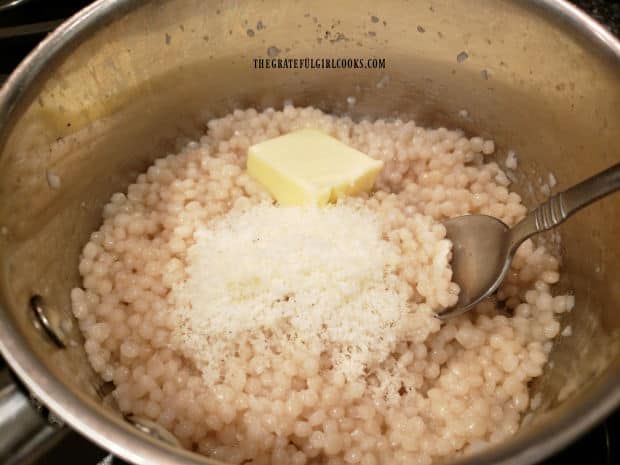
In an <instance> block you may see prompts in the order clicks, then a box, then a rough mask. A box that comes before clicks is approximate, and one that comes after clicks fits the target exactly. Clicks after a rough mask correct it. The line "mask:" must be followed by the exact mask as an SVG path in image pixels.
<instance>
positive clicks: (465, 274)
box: [444, 215, 510, 316]
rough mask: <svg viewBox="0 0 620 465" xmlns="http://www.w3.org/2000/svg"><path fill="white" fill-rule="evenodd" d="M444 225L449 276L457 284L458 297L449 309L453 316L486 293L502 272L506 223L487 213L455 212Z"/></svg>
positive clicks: (505, 262) (504, 270)
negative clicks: (448, 248) (449, 251)
mask: <svg viewBox="0 0 620 465" xmlns="http://www.w3.org/2000/svg"><path fill="white" fill-rule="evenodd" d="M444 226H445V227H446V233H447V236H448V238H449V239H450V240H451V241H452V273H453V280H454V281H455V282H456V283H458V285H459V287H460V292H459V300H458V301H457V303H456V306H455V308H454V310H453V311H452V312H451V313H450V316H456V315H460V314H461V313H464V312H466V311H467V310H469V309H471V308H472V307H474V306H476V305H477V304H478V303H480V302H481V301H482V300H484V299H485V298H486V297H488V295H489V294H490V293H491V292H494V290H495V289H497V287H498V286H499V285H500V283H501V282H502V280H503V279H504V277H505V276H506V273H507V272H508V269H509V268H510V260H507V255H508V253H509V252H508V234H509V231H510V227H509V226H508V225H507V224H506V223H504V222H502V221H500V220H498V219H497V218H495V217H492V216H487V215H465V216H458V217H456V218H451V219H449V220H447V221H445V222H444Z"/></svg>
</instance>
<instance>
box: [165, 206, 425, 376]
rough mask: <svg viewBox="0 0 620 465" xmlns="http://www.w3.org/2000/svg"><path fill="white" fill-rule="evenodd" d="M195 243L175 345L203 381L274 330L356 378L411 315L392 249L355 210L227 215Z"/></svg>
mask: <svg viewBox="0 0 620 465" xmlns="http://www.w3.org/2000/svg"><path fill="white" fill-rule="evenodd" d="M195 240H196V242H195V244H194V245H193V246H191V247H190V248H189V249H188V253H187V269H186V271H187V279H186V281H185V282H183V283H182V284H180V285H178V286H176V288H175V289H173V295H174V298H175V303H176V305H177V309H178V314H179V316H180V323H181V324H180V329H179V330H178V331H177V336H179V337H178V339H180V340H181V345H182V346H183V347H184V349H185V352H186V353H188V354H191V356H192V358H193V359H194V360H195V361H196V360H197V361H198V365H199V367H200V368H201V369H202V370H203V375H204V376H205V378H207V379H208V378H211V377H215V376H218V373H217V372H216V367H215V365H216V363H215V362H214V361H220V362H222V361H223V360H225V359H226V358H228V357H229V355H228V354H230V353H231V352H234V344H235V341H239V340H240V336H241V335H242V333H244V334H248V333H257V334H262V335H263V336H264V337H267V336H265V334H267V335H269V329H270V328H276V327H281V326H282V323H285V325H286V326H287V328H288V330H287V331H288V334H287V337H288V338H291V339H296V340H301V341H303V340H306V339H308V340H310V339H314V340H316V339H317V338H318V339H319V340H320V341H321V350H327V351H330V353H331V354H332V362H333V363H334V366H336V367H338V366H339V367H340V368H341V369H343V370H344V371H347V372H348V373H349V374H352V375H353V374H354V373H353V372H355V374H361V372H362V371H363V370H364V367H366V366H367V364H369V363H373V362H375V363H376V362H380V361H382V360H384V359H385V358H386V357H387V356H388V355H389V353H390V352H391V351H392V350H393V349H394V347H395V345H396V343H397V342H398V341H397V340H398V338H399V336H401V334H399V333H398V331H396V330H395V328H396V327H397V326H398V325H399V324H400V322H401V321H402V322H403V324H404V323H405V322H406V321H407V318H406V315H407V314H410V313H411V312H412V311H413V308H414V307H413V305H412V303H411V302H408V300H409V297H410V296H411V289H410V287H408V285H407V284H406V283H404V282H403V281H402V280H401V279H400V278H399V277H398V276H397V274H396V268H397V266H398V265H399V263H400V262H399V260H400V256H399V250H398V248H397V247H396V246H395V245H393V244H392V243H390V242H388V241H386V240H384V239H382V231H381V227H380V222H379V218H378V217H377V216H376V214H375V213H373V212H372V211H370V210H369V209H368V208H366V207H363V206H350V205H345V204H342V203H341V204H338V205H333V206H328V207H322V208H319V207H291V208H282V207H275V206H272V205H266V204H265V205H258V206H254V207H252V208H250V209H247V210H246V211H241V212H240V211H238V210H232V211H231V212H229V213H228V214H227V215H225V216H224V217H222V218H221V219H220V220H217V221H216V222H215V223H211V224H210V225H207V226H206V227H204V228H202V229H200V230H198V231H197V232H196V234H195ZM409 320H410V318H409ZM409 326H410V325H409ZM411 329H412V328H411V327H408V328H406V330H407V331H411ZM266 331H267V332H266ZM295 342H298V341H295ZM265 343H266V345H267V344H268V343H269V341H265Z"/></svg>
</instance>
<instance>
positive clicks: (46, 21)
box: [0, 0, 620, 465]
mask: <svg viewBox="0 0 620 465" xmlns="http://www.w3.org/2000/svg"><path fill="white" fill-rule="evenodd" d="M22 1H23V5H21V6H18V7H14V8H10V9H3V8H2V5H3V3H4V2H6V0H4V1H3V0H0V83H1V82H2V81H3V78H5V77H6V76H7V75H8V74H10V73H11V71H12V70H13V69H14V68H15V67H16V66H17V64H18V63H19V62H20V61H21V60H22V59H23V57H24V56H25V55H26V54H27V53H28V52H29V51H30V50H32V48H33V47H34V46H35V45H36V44H37V43H38V42H39V41H41V39H43V38H44V37H45V35H46V34H47V32H48V31H50V30H52V29H53V28H54V27H55V26H56V25H57V24H59V22H60V21H62V20H63V19H66V18H67V17H68V16H70V15H71V14H73V13H75V12H76V11H78V10H79V9H80V8H82V7H84V6H86V5H87V4H89V3H90V1H89V0H22ZM572 3H574V4H575V5H577V6H579V7H580V8H582V9H583V10H585V11H586V12H588V13H589V14H590V15H591V16H593V17H594V18H595V19H596V20H598V21H599V22H601V23H602V24H603V25H605V26H606V27H607V28H608V29H609V30H610V31H611V32H612V33H614V34H615V35H617V36H620V1H618V0H573V1H572ZM1 366H2V362H0V367H1ZM20 463H22V464H26V463H27V464H28V465H121V464H123V462H122V461H120V460H118V459H115V458H114V457H112V456H111V455H109V454H108V453H107V452H106V451H104V450H103V449H101V448H99V447H98V446H96V445H94V444H93V443H91V442H90V441H88V440H87V439H85V438H84V437H82V436H81V435H80V434H78V433H76V432H75V431H71V430H69V429H66V428H65V429H60V430H58V431H57V432H56V433H54V434H53V435H51V436H50V438H49V440H48V441H46V442H45V444H44V445H42V446H41V447H40V448H39V449H38V450H37V453H35V454H31V455H30V457H29V459H28V460H25V461H23V462H20ZM573 463H578V464H587V465H620V411H617V412H616V413H614V414H613V415H611V416H610V417H609V418H607V419H606V420H605V421H604V422H603V423H602V424H600V425H598V426H596V427H595V428H593V429H592V430H591V431H590V432H588V433H587V434H585V435H584V436H582V437H581V438H579V439H578V440H577V441H575V442H574V443H573V444H572V445H570V446H569V447H567V448H565V449H564V450H563V451H561V452H559V453H558V454H556V455H555V456H553V457H551V458H550V459H548V460H546V461H544V462H542V464H541V465H567V464H573ZM153 465H156V464H153Z"/></svg>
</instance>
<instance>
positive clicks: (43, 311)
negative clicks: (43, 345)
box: [30, 295, 67, 349]
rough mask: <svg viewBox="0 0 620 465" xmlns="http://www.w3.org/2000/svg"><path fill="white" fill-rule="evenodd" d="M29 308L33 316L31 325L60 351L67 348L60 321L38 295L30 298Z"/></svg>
mask: <svg viewBox="0 0 620 465" xmlns="http://www.w3.org/2000/svg"><path fill="white" fill-rule="evenodd" d="M30 308H31V309H32V314H33V324H34V325H35V327H36V328H37V329H40V330H41V331H42V332H43V333H44V334H45V335H46V336H47V337H49V338H50V340H51V341H52V342H53V343H54V344H56V345H57V346H58V347H59V348H60V349H64V348H66V347H67V345H66V344H65V341H64V339H65V336H64V334H63V331H62V329H61V328H60V321H59V319H58V317H57V315H56V314H55V312H54V311H52V309H50V308H49V307H47V306H46V305H45V302H43V298H42V297H41V296H40V295H35V296H33V297H31V298H30Z"/></svg>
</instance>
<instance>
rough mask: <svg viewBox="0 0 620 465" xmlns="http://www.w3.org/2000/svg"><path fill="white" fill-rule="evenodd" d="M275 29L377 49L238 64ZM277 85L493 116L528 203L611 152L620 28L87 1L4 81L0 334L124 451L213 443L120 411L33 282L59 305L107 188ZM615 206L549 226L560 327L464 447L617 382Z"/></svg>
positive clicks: (458, 114)
mask: <svg viewBox="0 0 620 465" xmlns="http://www.w3.org/2000/svg"><path fill="white" fill-rule="evenodd" d="M371 15H374V16H377V17H378V18H379V19H380V21H379V22H373V21H371V19H370V18H371ZM315 18H316V19H315ZM259 21H260V22H261V23H262V24H263V25H264V26H265V27H264V28H262V29H261V30H260V32H259V31H258V29H257V28H256V24H257V23H258V22H259ZM418 25H419V26H421V30H424V32H419V29H418V28H417V26H418ZM250 28H251V29H253V31H254V32H255V34H254V35H253V36H250V35H248V33H247V30H248V29H250ZM327 32H329V34H326V33H327ZM332 34H333V35H332ZM337 38H338V39H337ZM272 47H275V48H277V49H278V50H280V52H279V55H278V56H277V57H276V58H281V57H334V58H337V57H358V56H359V57H372V56H376V57H380V58H385V59H386V63H387V68H386V69H384V70H379V69H364V70H359V69H358V70H353V69H352V70H312V71H310V70H292V69H288V70H277V69H262V70H258V69H254V68H253V65H252V59H253V58H257V57H262V58H268V52H267V51H268V49H271V50H272V51H273V50H274V48H272ZM461 52H466V57H467V58H466V59H463V57H465V55H463V54H462V53H461ZM457 56H460V57H461V59H460V60H457ZM349 96H354V97H355V99H356V101H357V104H356V105H355V106H354V107H350V106H349V105H348V104H347V97H349ZM285 99H291V100H292V101H293V102H294V103H295V104H297V105H308V104H312V105H315V106H318V107H320V108H322V109H323V110H325V111H330V112H334V113H338V114H344V113H346V114H349V115H350V116H351V117H353V118H362V117H371V118H377V117H390V116H394V115H400V116H402V117H405V118H411V117H413V118H415V119H416V121H417V122H418V123H419V124H424V125H447V126H449V127H462V128H464V129H465V130H466V131H468V132H470V133H478V134H481V135H482V136H485V137H490V136H492V137H493V138H494V139H495V140H496V143H497V147H498V154H497V161H498V163H500V164H501V163H503V160H504V159H505V155H506V153H507V151H508V150H509V149H513V150H515V151H516V152H517V153H518V158H519V166H520V170H519V172H515V173H513V176H514V177H515V180H516V186H517V188H518V190H519V191H520V193H521V194H522V195H523V197H524V198H525V199H526V200H527V201H528V202H529V204H530V205H535V204H536V203H539V202H540V201H541V200H543V198H544V196H543V194H541V193H540V189H539V187H540V185H541V184H542V183H543V179H542V178H543V177H546V176H547V175H548V173H549V172H550V171H553V173H554V175H555V177H556V178H557V180H558V182H559V184H558V188H559V189H561V188H564V187H566V186H569V185H571V184H573V183H575V182H576V181H577V180H578V179H580V178H581V177H582V173H586V172H596V171H598V170H601V169H603V168H604V167H606V166H610V165H612V164H614V163H617V162H618V161H619V157H620V155H619V153H618V150H617V134H618V133H620V44H619V43H618V42H617V41H616V40H615V39H614V38H613V37H612V36H611V35H609V33H607V32H606V31H605V30H604V29H603V28H602V27H600V26H599V25H598V24H596V23H595V22H593V21H592V20H591V19H589V18H588V17H587V16H585V15H584V14H583V13H581V12H580V11H579V10H577V9H576V8H574V7H572V6H570V5H568V4H566V3H565V2H563V1H560V0H532V1H526V0H516V1H514V0H471V1H467V2H465V1H459V2H456V1H452V0H434V1H432V2H430V1H428V0H410V1H405V0H386V1H384V2H381V3H380V4H378V3H376V2H374V1H371V0H361V1H354V0H343V1H341V2H328V1H326V0H319V1H316V2H313V3H312V4H308V3H307V2H301V1H293V2H291V1H285V0H265V1H263V2H260V1H249V0H247V1H232V0H214V1H202V0H157V1H155V0H154V1H150V2H147V1H139V0H100V1H98V2H96V3H94V4H93V5H92V6H90V7H88V8H86V9H85V10H84V11H82V12H81V13H80V14H78V15H77V16H75V17H74V18H72V19H71V20H69V21H68V22H67V23H65V24H64V25H62V26H60V28H59V29H58V30H56V31H55V32H54V33H52V34H51V35H50V36H49V37H48V38H47V39H46V40H45V41H44V42H43V43H42V44H41V45H40V46H39V47H38V49H37V50H36V51H35V53H34V54H32V55H30V56H29V57H28V58H27V59H26V60H25V61H24V62H23V63H22V64H21V66H20V67H19V68H18V69H17V71H16V72H15V73H14V74H13V75H12V76H11V77H10V78H9V79H8V81H7V82H6V83H5V85H4V87H3V88H2V90H1V91H0V264H1V268H0V306H1V309H2V310H1V311H0V349H1V350H2V352H3V354H4V355H5V357H6V358H7V360H8V361H9V363H10V364H11V365H12V366H13V368H14V369H15V370H16V371H17V373H18V374H19V376H20V377H21V378H22V379H24V381H25V382H26V383H27V384H28V386H29V387H30V388H31V389H32V390H33V391H34V392H35V394H36V395H37V396H38V397H40V398H41V399H42V400H43V401H44V402H45V403H46V404H48V405H49V406H50V407H51V408H52V409H53V410H54V411H56V412H57V413H59V414H60V415H61V416H62V417H63V418H64V419H65V420H66V421H67V422H68V423H69V424H70V425H71V426H73V427H74V428H76V429H77V430H79V431H80V432H81V433H83V434H85V435H87V436H89V437H91V438H92V439H93V440H94V441H95V442H97V443H98V444H100V445H102V446H103V447H106V448H108V449H110V450H111V451H112V452H114V453H115V454H117V455H119V456H121V457H123V458H124V459H126V460H128V461H130V462H134V463H139V464H152V463H157V464H158V465H172V464H183V465H185V464H198V463H213V462H212V461H211V462H209V461H207V460H206V459H203V458H201V457H198V456H196V455H194V454H191V453H188V452H185V451H179V450H178V449H176V448H174V447H171V446H169V445H166V444H164V443H161V442H158V441H156V440H154V439H152V438H150V437H148V436H147V435H144V434H141V433H140V432H138V431H136V430H135V429H134V428H133V427H132V426H131V425H129V424H127V423H126V422H125V421H124V420H123V419H122V417H121V416H120V415H119V414H118V412H117V411H116V410H115V408H114V405H113V402H111V401H110V399H109V396H101V395H100V394H99V393H98V392H100V389H97V386H99V385H100V384H101V383H100V381H99V380H98V379H97V378H96V376H94V374H93V372H92V370H91V369H90V368H89V366H88V364H87V361H86V358H85V355H84V353H83V350H82V349H81V344H80V343H81V341H82V339H81V336H80V334H79V331H78V330H77V328H76V325H75V324H74V325H73V329H72V330H71V331H69V332H68V333H67V348H66V349H58V348H56V347H55V346H54V345H53V344H51V343H50V342H49V341H46V340H45V339H43V338H41V337H40V334H39V332H38V331H36V330H35V329H34V328H33V326H32V325H31V323H30V320H29V311H28V302H29V299H30V296H32V295H34V294H38V295H41V296H42V297H43V298H44V299H45V301H46V303H47V302H49V304H50V305H53V307H54V308H56V309H58V310H59V311H61V312H64V316H65V317H67V318H69V317H70V310H69V308H70V301H69V290H70V289H71V287H73V286H75V285H77V284H78V283H79V279H78V278H79V277H78V273H77V263H78V256H79V253H80V249H81V247H82V245H83V244H84V243H85V242H86V241H87V239H88V235H89V234H90V232H91V231H92V230H94V229H95V228H96V227H97V226H98V225H99V222H100V218H101V208H102V206H103V204H104V203H105V202H106V200H107V199H108V198H109V196H110V195H111V194H112V193H113V192H115V191H118V190H123V189H124V188H125V187H126V186H127V184H128V183H129V182H131V181H132V180H133V179H135V176H136V175H137V174H138V173H139V172H140V171H141V170H143V169H145V167H146V166H147V165H148V164H149V163H151V162H152V161H153V160H154V159H155V158H156V157H160V156H162V155H165V154H166V153H169V152H171V151H174V150H175V148H176V147H177V144H178V143H179V140H180V139H187V138H192V137H196V136H197V135H199V134H200V132H201V131H202V130H203V129H204V123H205V121H206V120H208V119H209V118H211V117H214V116H219V115H223V114H225V113H227V112H229V111H231V110H232V109H234V108H237V107H248V106H255V107H260V108H265V107H267V106H270V105H274V106H278V105H281V104H282V102H283V101H284V100H285ZM461 110H466V112H462V111H461ZM462 115H467V116H466V117H464V116H462ZM50 174H51V175H53V176H52V179H55V180H57V181H58V182H54V183H49V182H48V179H50ZM617 210H618V201H617V199H616V198H610V199H605V200H603V201H601V202H599V203H597V204H596V205H594V206H592V207H591V208H588V209H587V210H585V211H583V212H582V213H581V214H580V217H581V219H580V221H574V222H567V223H566V224H564V225H562V226H561V236H562V242H561V244H558V243H557V241H555V240H554V237H552V236H549V237H548V238H547V243H548V244H549V245H550V246H557V247H558V248H559V249H561V251H562V253H563V270H564V272H565V273H564V275H565V276H566V279H565V281H563V282H562V283H561V287H563V288H564V289H571V290H574V293H575V296H576V300H577V304H576V309H575V310H574V311H573V312H572V313H571V314H570V315H568V316H567V320H566V323H567V324H568V323H570V324H571V325H572V327H573V329H574V333H573V336H571V337H570V338H563V339H562V340H559V341H558V342H557V344H556V346H555V348H554V351H553V354H552V361H553V366H552V367H549V369H548V370H547V372H546V373H545V374H544V376H543V377H542V378H541V379H540V380H539V381H538V382H537V383H535V385H533V386H532V394H536V393H540V394H541V396H542V397H541V399H542V403H541V407H540V408H539V409H538V410H537V411H536V412H534V413H532V414H531V415H530V416H529V417H528V420H527V421H528V424H527V425H526V426H524V428H523V429H522V430H521V431H520V432H519V433H518V434H517V435H516V436H514V437H513V438H511V439H510V440H509V441H507V442H505V443H503V444H501V445H498V446H497V447H494V448H492V449H489V450H487V451H484V452H481V453H480V454H478V455H476V456H473V457H469V458H463V459H462V460H461V463H468V464H477V465H485V464H504V465H508V464H510V465H517V464H519V465H520V464H526V463H534V462H536V461H538V460H540V459H541V458H542V457H544V456H547V455H548V454H550V453H551V452H553V451H554V450H557V449H558V448H559V447H561V446H563V445H564V444H566V443H567V442H568V441H570V440H572V439H573V438H575V436H576V435H578V434H579V433H581V432H583V431H584V430H585V429H587V428H588V427H590V426H591V425H593V424H594V423H595V422H596V421H598V420H600V419H601V418H602V417H603V416H604V415H605V414H606V413H608V412H609V411H610V410H611V409H612V408H613V407H615V406H617V405H618V403H619V402H620V363H619V360H618V354H619V353H620V334H619V332H618V330H619V329H620V312H618V311H617V310H618V307H619V306H620V282H618V280H617V276H618V275H620V247H619V245H618V243H617V237H618V236H620V218H619V217H618V215H617V214H616V212H617ZM582 224H588V228H583V227H581V225H582Z"/></svg>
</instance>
